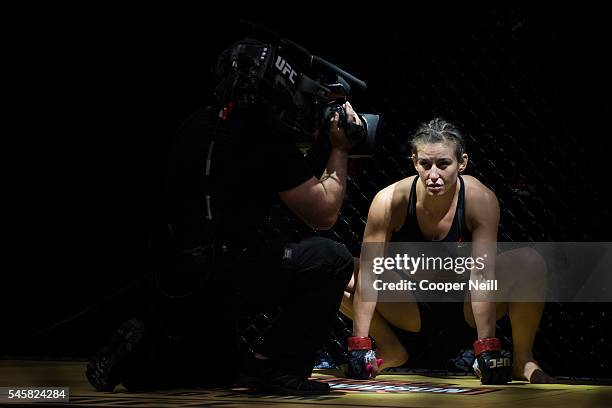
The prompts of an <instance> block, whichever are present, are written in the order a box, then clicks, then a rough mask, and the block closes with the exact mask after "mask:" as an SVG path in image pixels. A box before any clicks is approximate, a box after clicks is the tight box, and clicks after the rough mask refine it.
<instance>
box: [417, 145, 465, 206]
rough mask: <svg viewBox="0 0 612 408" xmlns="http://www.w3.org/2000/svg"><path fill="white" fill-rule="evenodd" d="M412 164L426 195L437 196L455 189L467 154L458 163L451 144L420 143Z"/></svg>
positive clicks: (453, 146)
mask: <svg viewBox="0 0 612 408" xmlns="http://www.w3.org/2000/svg"><path fill="white" fill-rule="evenodd" d="M412 162H413V163H414V167H415V168H416V170H417V172H418V174H419V179H420V180H421V182H422V183H423V186H424V187H425V190H426V191H427V195H432V196H439V195H443V194H444V193H446V192H447V191H449V189H451V188H455V185H456V183H457V176H458V175H459V172H461V171H463V170H464V169H465V167H466V166H467V154H463V157H462V161H461V162H459V161H458V160H457V157H455V145H454V143H453V142H443V143H420V144H418V145H417V153H416V154H414V155H412Z"/></svg>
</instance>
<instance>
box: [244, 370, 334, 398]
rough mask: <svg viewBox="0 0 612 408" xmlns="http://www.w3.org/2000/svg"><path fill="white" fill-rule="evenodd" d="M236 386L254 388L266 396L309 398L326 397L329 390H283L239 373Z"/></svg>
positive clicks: (259, 379)
mask: <svg viewBox="0 0 612 408" xmlns="http://www.w3.org/2000/svg"><path fill="white" fill-rule="evenodd" d="M238 385H239V386H241V387H247V388H254V389H255V390H257V391H263V392H266V393H268V394H275V395H302V396H310V395H328V394H329V392H330V390H329V388H328V389H327V390H326V391H323V390H321V391H317V390H312V391H308V390H296V389H293V388H285V387H281V386H279V385H274V384H270V383H268V382H266V381H264V380H262V379H261V378H258V377H253V376H250V375H248V374H244V373H241V374H240V375H239V376H238Z"/></svg>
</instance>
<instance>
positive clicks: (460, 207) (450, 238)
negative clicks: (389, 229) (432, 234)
mask: <svg viewBox="0 0 612 408" xmlns="http://www.w3.org/2000/svg"><path fill="white" fill-rule="evenodd" d="M418 180H419V177H418V176H417V177H415V178H414V181H413V182H412V187H411V188H410V197H409V198H408V212H407V213H406V220H405V221H404V224H403V225H402V227H401V228H400V229H399V230H398V231H396V232H394V233H393V234H391V241H394V242H422V241H430V240H429V239H426V238H425V237H424V236H423V233H422V232H421V228H420V227H419V222H418V220H417V216H416V184H417V182H418ZM459 184H460V187H459V197H458V199H457V211H455V217H454V218H453V223H452V225H451V228H450V230H449V231H448V234H446V236H445V237H444V238H443V239H441V240H435V241H437V242H469V241H471V240H472V233H471V232H470V230H469V229H468V228H467V226H466V224H465V185H464V182H463V178H461V176H459Z"/></svg>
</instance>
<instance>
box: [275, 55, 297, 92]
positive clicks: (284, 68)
mask: <svg viewBox="0 0 612 408" xmlns="http://www.w3.org/2000/svg"><path fill="white" fill-rule="evenodd" d="M274 66H275V67H276V69H278V70H279V71H280V72H281V74H283V75H284V76H288V78H289V81H291V83H292V84H294V85H295V77H296V76H297V75H298V72H297V71H296V70H295V69H293V68H292V67H291V65H289V63H288V62H287V61H285V59H284V58H283V57H281V56H280V55H279V56H278V57H277V58H276V63H275V64H274ZM287 74H289V75H287Z"/></svg>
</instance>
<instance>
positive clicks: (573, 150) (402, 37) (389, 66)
mask: <svg viewBox="0 0 612 408" xmlns="http://www.w3.org/2000/svg"><path fill="white" fill-rule="evenodd" d="M549 18H550V19H549ZM408 20H409V21H405V22H404V24H400V25H394V23H393V22H389V26H388V27H386V28H384V29H383V32H382V33H381V32H380V31H379V32H377V33H376V34H373V35H374V36H375V38H376V41H377V43H376V44H375V45H373V44H364V52H363V55H361V56H360V57H361V58H360V60H359V61H355V60H354V59H353V60H352V61H351V60H350V58H347V61H346V62H347V64H346V65H348V66H350V67H355V65H357V67H356V68H357V70H358V71H359V72H361V73H363V74H364V75H367V76H366V77H364V79H366V80H367V81H368V84H369V88H370V90H369V93H368V95H367V98H364V99H365V100H364V101H357V102H361V105H359V106H358V107H359V108H360V109H359V110H360V111H365V112H369V111H373V112H376V113H380V114H381V115H382V116H383V118H384V132H383V135H382V137H381V140H380V143H379V145H378V148H377V151H376V154H375V155H374V157H373V158H372V159H367V160H359V161H355V162H353V163H351V165H350V178H349V181H348V189H347V193H346V200H345V203H344V206H343V208H342V212H341V217H340V219H339V220H338V223H337V224H336V226H335V227H334V228H333V229H332V230H331V231H326V232H325V233H324V234H323V235H324V236H327V237H330V238H332V239H335V240H338V241H340V242H343V243H344V244H346V245H347V247H348V248H349V249H350V250H351V252H353V254H354V255H355V256H358V255H359V248H360V241H361V238H362V236H363V230H364V226H365V222H366V218H367V211H368V208H369V204H370V202H371V201H372V199H373V197H374V195H375V194H376V192H377V191H379V190H380V189H381V188H383V187H385V186H387V185H389V184H391V183H392V182H395V181H397V180H399V179H400V178H403V177H406V176H408V175H411V174H414V168H413V167H412V165H411V162H410V160H409V156H410V151H409V145H408V143H407V142H408V139H409V137H410V135H411V133H412V132H413V131H414V130H415V129H416V127H417V126H418V124H419V123H420V122H422V121H426V120H430V119H431V118H432V117H434V116H442V117H443V118H445V119H447V120H449V121H451V122H454V123H458V124H460V125H461V126H462V127H463V128H464V129H466V130H467V133H468V134H469V137H468V140H467V143H468V153H469V157H470V161H469V166H468V171H467V174H471V175H474V176H475V177H477V178H478V179H480V180H481V181H482V182H483V183H485V184H486V185H487V186H489V187H490V188H491V189H492V190H494V191H495V193H496V195H497V197H498V199H499V202H500V205H501V210H502V214H501V225H500V230H499V240H500V241H605V240H606V230H605V228H606V223H605V222H602V220H607V219H608V217H609V210H608V208H607V207H606V205H605V203H604V198H603V196H604V195H603V194H602V188H604V187H603V186H604V184H603V182H601V180H602V179H601V175H598V176H596V175H595V174H593V172H597V169H598V168H599V163H598V161H597V159H593V157H592V156H591V155H592V153H593V152H594V151H596V150H597V149H594V148H593V146H592V145H589V143H585V142H589V141H591V142H592V143H601V140H602V138H603V136H602V135H601V134H600V133H599V129H598V128H597V125H596V121H593V120H592V118H594V117H595V118H597V117H598V116H599V115H601V113H602V112H603V110H604V109H605V108H604V105H598V104H596V103H595V102H594V101H593V100H592V99H590V101H591V102H590V103H586V104H585V100H584V99H583V98H582V97H590V95H591V94H595V93H596V89H597V86H599V85H600V84H599V82H598V81H602V80H604V79H605V78H606V77H607V74H604V73H603V71H602V70H600V71H597V70H595V71H591V70H589V69H586V68H585V67H583V66H581V61H582V58H583V56H586V55H588V54H589V51H588V50H590V49H597V48H598V45H597V43H596V42H597V40H598V37H597V35H596V34H594V33H593V32H591V31H589V27H590V26H589V25H588V23H587V22H586V21H585V16H584V15H581V14H580V13H577V12H575V11H574V10H564V11H556V12H553V15H551V16H549V17H546V16H545V14H543V13H540V14H538V13H535V14H534V15H530V14H529V13H524V12H520V11H516V10H514V11H507V12H503V13H501V12H499V11H491V10H489V11H482V12H468V13H461V14H460V15H458V16H456V17H453V16H451V15H450V14H445V15H444V16H440V19H439V20H437V19H435V18H433V16H429V17H427V18H422V19H419V18H417V17H414V16H413V17H411V18H408ZM565 24H568V26H565ZM571 24H574V28H572V26H571ZM585 30H586V31H585ZM383 39H384V41H383ZM594 41H595V43H594ZM583 42H584V44H583ZM369 47H371V48H372V49H373V51H372V52H369V51H371V50H368V48H369ZM591 75H592V76H591ZM577 83H581V84H582V85H577ZM601 85H602V86H603V84H601ZM589 87H591V88H589ZM364 106H365V108H366V109H364V108H363V107H364ZM582 116H583V117H582ZM585 123H586V125H585ZM592 177H595V179H593V178H592ZM593 180H596V181H595V182H593ZM270 225H274V226H275V228H281V229H284V230H285V231H289V233H290V234H291V235H292V237H293V238H295V239H299V238H301V237H304V236H307V235H310V234H313V233H314V232H313V231H310V230H309V229H308V228H305V227H304V226H303V225H302V224H300V223H299V222H298V221H296V220H295V219H294V218H292V217H291V216H290V215H289V213H288V212H287V211H284V210H283V209H282V208H281V207H279V209H278V211H277V213H276V214H275V215H274V217H273V218H272V219H271V222H270ZM423 309H425V310H423ZM421 311H422V313H423V314H424V315H425V316H424V319H426V318H427V307H425V308H422V310H421ZM272 320H273V316H271V315H259V316H255V317H252V318H251V319H250V320H249V319H247V320H245V321H244V322H243V325H242V326H241V327H242V340H243V342H244V343H245V344H246V345H249V346H251V345H252V344H253V343H254V342H256V341H257V340H258V339H259V338H260V337H261V334H262V332H264V331H265V330H266V328H267V324H268V323H269V322H270V321H272ZM610 323H612V320H611V319H610V307H609V305H608V304H596V303H591V304H584V303H565V304H560V303H550V304H547V305H546V308H545V311H544V315H543V317H542V321H541V323H540V328H539V330H538V333H537V336H536V342H535V356H536V358H537V359H538V361H539V362H540V363H541V365H542V366H543V368H544V369H545V370H547V371H548V372H550V373H551V374H553V375H567V376H574V377H576V376H583V377H610V372H611V371H610V370H612V364H611V361H610V355H611V354H612V353H611V349H610V343H609V342H608V341H606V337H605V332H606V328H607V327H609V326H610ZM451 326H452V325H451V324H450V322H449V321H445V322H438V324H437V325H430V326H427V325H425V326H424V329H423V330H422V333H420V334H418V335H414V334H410V333H401V332H399V331H398V335H399V336H400V338H401V339H402V340H403V341H404V343H405V344H406V347H407V349H408V351H409V353H410V355H411V357H410V361H409V363H408V364H409V366H411V367H419V366H421V367H427V368H431V369H433V368H446V367H447V366H445V364H446V362H447V360H448V359H452V358H453V357H456V356H457V355H458V354H459V353H460V351H461V350H464V349H469V348H470V347H471V346H470V344H471V341H473V340H474V338H475V332H473V331H471V330H469V329H468V328H467V326H465V325H464V324H463V325H456V324H455V325H454V326H452V327H451ZM455 326H456V327H455ZM349 333H350V320H348V319H346V318H344V317H342V316H340V315H339V317H338V322H337V325H336V328H335V330H334V334H333V336H332V340H331V342H330V344H329V345H328V350H329V352H330V354H332V356H336V357H338V356H341V350H343V348H344V345H345V344H346V337H347V336H348V335H349ZM451 334H452V337H451V336H450V335H451ZM498 336H499V337H501V338H502V339H503V341H504V342H505V345H506V347H511V346H510V345H511V342H510V339H511V334H510V325H509V321H508V318H507V317H505V318H503V319H502V320H501V321H500V322H499V323H498ZM449 338H453V339H454V341H453V343H452V344H448V339H449Z"/></svg>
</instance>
